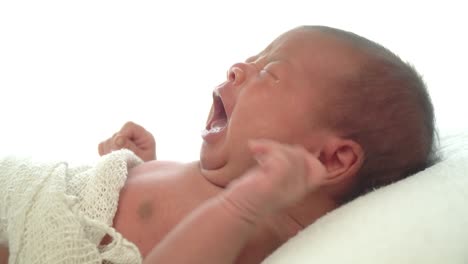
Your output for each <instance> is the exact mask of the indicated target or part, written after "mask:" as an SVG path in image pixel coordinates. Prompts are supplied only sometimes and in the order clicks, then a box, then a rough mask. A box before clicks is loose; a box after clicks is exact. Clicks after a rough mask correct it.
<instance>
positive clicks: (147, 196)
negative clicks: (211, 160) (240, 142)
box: [113, 163, 219, 256]
mask: <svg viewBox="0 0 468 264" xmlns="http://www.w3.org/2000/svg"><path fill="white" fill-rule="evenodd" d="M218 191H219V190H218V189H217V188H214V187H213V186H211V185H208V184H207V182H206V180H205V179H204V178H203V176H201V175H200V174H199V173H198V170H197V167H196V166H195V164H178V163H160V164H158V163H153V164H151V163H145V164H143V165H141V166H139V167H136V168H135V169H133V170H132V171H130V172H129V177H128V180H127V182H126V185H125V187H124V188H123V190H122V191H121V193H120V197H119V205H118V210H117V213H116V215H115V217H114V223H113V225H114V227H115V229H116V230H117V231H118V232H120V233H121V234H122V235H123V236H124V237H125V238H126V239H128V240H129V241H131V242H133V243H135V244H136V245H137V247H138V248H139V249H140V252H141V253H142V255H143V256H145V255H146V254H147V253H148V252H149V251H150V250H151V249H152V248H153V247H154V246H155V245H156V244H158V243H159V242H160V241H161V240H162V239H163V238H164V236H165V235H167V233H168V232H170V231H171V230H172V229H173V228H174V227H175V226H176V225H177V224H178V223H179V222H180V221H181V220H182V219H183V218H184V217H186V216H187V215H188V214H190V212H192V211H193V210H194V209H195V208H197V207H198V206H199V205H200V204H201V203H203V202H204V201H206V200H207V199H209V198H210V197H212V196H213V195H215V194H216V193H217V192H218Z"/></svg>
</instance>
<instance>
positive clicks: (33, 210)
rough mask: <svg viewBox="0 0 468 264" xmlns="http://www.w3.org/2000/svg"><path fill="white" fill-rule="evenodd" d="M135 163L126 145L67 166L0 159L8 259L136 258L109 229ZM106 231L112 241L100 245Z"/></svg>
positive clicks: (0, 212)
mask: <svg viewBox="0 0 468 264" xmlns="http://www.w3.org/2000/svg"><path fill="white" fill-rule="evenodd" d="M140 163H142V161H141V160H140V159H139V158H138V157H136V156H135V155H134V154H133V153H132V152H130V151H128V150H121V151H116V152H112V153H110V154H108V155H106V156H103V157H102V158H101V159H100V160H99V161H98V162H97V163H96V165H95V166H79V167H73V168H71V167H69V166H68V164H67V163H64V162H52V163H40V164H39V163H35V162H33V161H32V160H30V159H22V158H17V157H7V158H4V159H0V242H2V241H3V243H5V242H7V243H8V247H9V251H10V257H9V263H28V264H30V263H31V264H33V263H49V264H53V263H116V264H117V263H122V264H123V263H141V261H142V259H141V255H140V252H139V250H138V248H137V247H136V246H135V245H134V244H132V243H130V242H129V241H127V240H126V239H125V238H123V237H122V236H121V235H120V234H119V233H118V232H117V231H116V230H115V229H114V228H112V220H113V218H114V215H115V213H116V211H117V205H118V200H119V193H120V190H121V189H122V187H123V186H124V184H125V180H126V178H127V174H128V169H130V168H132V167H135V166H136V165H138V164H140ZM106 234H108V235H109V236H110V237H112V242H111V243H109V244H108V245H105V246H101V245H100V242H101V240H102V238H103V237H104V236H105V235H106Z"/></svg>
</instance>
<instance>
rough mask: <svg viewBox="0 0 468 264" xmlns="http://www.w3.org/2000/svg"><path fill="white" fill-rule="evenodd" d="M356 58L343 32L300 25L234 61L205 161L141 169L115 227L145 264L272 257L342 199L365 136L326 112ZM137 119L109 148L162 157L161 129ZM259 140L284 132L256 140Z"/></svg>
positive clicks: (209, 130) (209, 128)
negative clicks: (349, 131)
mask: <svg viewBox="0 0 468 264" xmlns="http://www.w3.org/2000/svg"><path fill="white" fill-rule="evenodd" d="M343 56H346V57H343ZM350 61H351V58H350V57H349V54H348V53H347V50H346V49H345V48H344V47H343V46H342V45H340V44H339V43H338V42H337V41H336V40H333V39H330V38H328V37H325V36H323V35H322V34H320V33H319V32H305V31H304V30H302V29H300V28H299V29H295V30H292V31H290V32H287V33H285V34H284V35H282V36H280V37H279V38H278V39H276V40H275V41H274V42H273V43H272V44H271V45H270V46H268V47H267V49H265V50H264V51H263V52H261V53H260V54H258V55H256V56H254V57H251V58H250V59H248V60H246V62H244V63H237V64H234V65H233V66H232V67H231V69H230V70H229V72H228V77H227V80H226V81H225V82H223V83H222V84H220V85H219V86H218V87H216V89H215V94H216V96H215V98H214V103H213V108H212V111H211V113H210V116H209V118H208V121H207V125H206V133H205V135H204V137H203V144H202V148H201V153H200V161H197V162H193V163H189V164H179V163H172V162H160V161H152V162H147V163H144V164H142V165H141V166H138V167H136V168H134V169H133V170H131V171H130V172H129V177H128V180H127V183H126V186H125V187H124V189H123V190H122V191H121V195H120V198H119V207H118V211H117V214H116V216H115V218H114V227H115V228H116V229H117V231H119V232H120V233H121V234H122V235H123V236H124V237H125V238H127V239H128V240H130V241H131V242H133V243H135V244H136V246H137V247H138V248H139V249H140V251H141V253H142V255H143V256H144V257H145V263H247V264H250V263H259V262H261V260H263V259H264V258H265V257H266V256H267V255H269V254H270V253H271V252H273V251H274V250H275V249H276V248H277V247H278V246H280V245H281V244H283V243H284V242H285V241H287V240H288V239H289V238H290V237H292V236H294V235H295V234H296V233H297V232H298V231H299V230H301V229H302V228H304V227H306V226H308V225H309V224H311V223H313V222H314V221H315V220H316V219H317V218H319V217H320V216H322V215H324V214H325V213H326V212H329V211H331V210H333V209H334V208H336V206H337V204H336V202H335V201H336V199H335V197H336V196H337V195H339V194H340V193H342V192H344V191H346V190H347V189H348V188H350V186H351V184H352V182H353V176H354V175H355V174H356V172H357V171H358V170H359V168H360V166H361V165H362V161H363V152H362V149H361V148H360V146H359V145H358V144H356V143H355V142H353V141H350V140H347V139H343V138H341V137H340V134H339V133H338V132H337V131H331V130H329V129H327V128H326V127H324V126H323V125H322V124H321V123H320V116H321V115H323V114H326V111H327V108H326V107H325V106H326V103H324V100H323V98H324V97H323V94H324V93H329V92H332V91H330V89H329V87H328V86H327V84H328V81H329V80H330V79H333V78H334V77H336V76H334V74H333V73H334V72H337V71H336V69H337V68H343V69H344V71H348V70H349V71H352V70H353V69H352V67H351V68H350V65H348V64H349V62H350ZM341 62H345V64H343V65H342V63H341ZM346 63H347V64H346ZM220 102H221V103H222V104H223V106H222V107H220V106H219V105H220ZM131 127H132V126H131V125H130V128H128V127H126V128H125V126H124V128H123V129H122V130H125V131H126V132H125V131H124V132H125V133H120V134H119V133H118V134H117V135H119V136H122V137H120V139H125V140H126V141H125V140H124V144H117V143H118V142H117V139H118V138H119V137H118V136H117V137H112V138H110V139H108V140H106V141H105V142H103V143H101V144H100V146H99V152H100V154H101V155H102V154H106V153H107V152H108V151H111V150H114V149H119V148H121V147H126V148H129V149H132V150H133V151H134V152H135V153H137V154H139V155H142V153H143V152H141V150H143V151H144V153H148V155H149V156H145V157H142V158H143V159H144V160H148V159H152V158H156V154H155V148H153V149H152V148H151V147H149V148H148V146H151V145H152V144H153V145H154V138H152V137H148V133H147V131H145V130H141V129H140V128H138V129H136V128H135V130H137V131H138V132H135V131H134V132H132V128H131ZM213 128H215V129H213ZM217 128H219V129H217ZM129 135H130V136H129ZM132 135H133V136H132ZM135 135H136V136H135ZM145 137H146V138H147V139H148V138H152V140H153V141H151V140H149V141H148V142H149V144H148V145H147V144H146V143H145V140H143V138H145ZM253 139H270V140H272V141H268V142H266V143H265V142H263V144H259V145H257V146H256V147H255V146H254V147H252V146H250V147H249V142H251V141H252V140H253ZM120 143H121V142H120ZM113 144H117V146H113ZM139 146H141V148H140V147H139ZM298 146H300V147H298ZM139 151H140V152H139ZM153 151H154V152H153ZM153 153H154V154H153ZM148 157H149V158H148ZM285 186H287V187H288V188H286V189H285ZM181 252H183V253H184V254H181Z"/></svg>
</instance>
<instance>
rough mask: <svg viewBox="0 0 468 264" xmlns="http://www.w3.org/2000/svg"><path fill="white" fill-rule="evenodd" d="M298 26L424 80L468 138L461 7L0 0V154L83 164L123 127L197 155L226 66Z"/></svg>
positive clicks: (449, 124) (448, 126)
mask: <svg viewBox="0 0 468 264" xmlns="http://www.w3.org/2000/svg"><path fill="white" fill-rule="evenodd" d="M302 24H312V25H313V24H320V25H328V26H333V27H338V28H342V29H345V30H349V31H353V32H355V33H358V34H360V35H363V36H365V37H367V38H370V39H372V40H375V41H377V42H379V43H381V44H383V45H384V46H386V47H388V48H390V49H391V50H393V51H394V52H396V53H397V54H399V55H400V56H401V57H402V58H403V59H404V60H407V61H409V62H411V63H412V64H413V65H415V66H416V68H417V69H418V70H419V71H420V72H421V73H422V74H423V76H424V79H425V81H426V82H427V84H428V86H429V88H430V93H431V94H432V98H433V101H434V105H435V107H436V114H437V122H438V125H439V130H440V132H441V134H444V133H446V132H447V131H452V130H457V129H462V130H463V129H465V130H468V129H466V128H467V127H468V125H467V120H466V116H467V114H468V110H467V107H466V95H467V89H468V85H467V81H466V75H467V74H466V72H467V67H466V65H467V62H468V52H467V47H468V41H467V39H466V37H465V36H466V32H467V30H466V26H467V25H468V19H467V18H466V8H465V7H464V6H463V4H462V1H459V2H455V1H433V2H431V1H419V2H418V1H400V2H398V1H380V2H379V1H342V2H339V1H303V2H302V1H291V0H290V1H277V2H275V1H272V0H270V1H254V0H250V1H247V0H243V1H241V0H237V1H189V0H187V1H157V0H153V1H118V0H117V1H101V0H81V1H70V0H58V1H50V0H37V1H21V0H15V1H7V0H4V1H1V2H0V115H1V119H0V124H1V125H0V155H5V154H21V155H28V156H33V157H35V158H44V159H49V158H54V159H55V158H59V159H63V160H69V161H80V162H81V161H91V160H95V159H96V158H97V157H98V155H97V144H98V143H99V142H100V141H101V140H103V139H105V138H107V137H109V136H111V135H112V134H113V133H114V132H116V131H117V130H118V129H119V128H120V126H121V125H123V123H124V122H125V121H128V120H133V121H135V122H137V123H140V124H142V125H144V126H145V127H146V128H147V129H148V130H150V131H152V132H153V133H154V135H155V136H156V140H157V145H158V157H159V159H165V160H179V161H189V160H195V159H197V158H198V151H199V146H200V143H201V140H200V131H201V130H202V128H203V127H204V124H205V120H206V117H207V113H208V110H209V108H210V105H211V91H212V89H213V87H214V86H215V85H217V84H218V83H220V82H222V81H223V80H224V78H225V73H226V70H227V69H228V67H229V66H230V65H231V64H233V63H235V62H238V61H243V60H244V59H245V58H247V57H249V56H251V55H254V54H256V53H257V52H259V51H260V50H261V49H263V48H264V47H265V46H266V45H267V44H268V43H269V42H271V41H272V40H273V39H274V38H275V37H276V36H278V35H279V34H281V33H283V32H284V31H286V30H289V29H291V28H294V27H296V26H299V25H302Z"/></svg>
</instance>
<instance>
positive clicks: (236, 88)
mask: <svg viewBox="0 0 468 264" xmlns="http://www.w3.org/2000/svg"><path fill="white" fill-rule="evenodd" d="M329 42H330V40H327V39H325V40H324V39H323V38H322V36H321V34H320V33H315V34H314V33H310V32H307V33H305V32H303V31H301V30H293V31H290V32H287V33H285V34H284V35H282V36H280V37H279V38H278V39H276V40H275V41H274V42H273V43H272V44H270V45H269V46H268V47H267V48H266V49H265V50H264V51H263V52H261V53H260V54H258V55H256V56H253V57H251V58H249V59H247V60H246V61H245V62H243V63H237V64H234V65H233V66H232V67H231V68H230V69H229V71H228V76H227V79H226V81H225V82H223V83H222V84H220V85H219V86H217V87H216V88H215V90H214V95H213V98H214V100H213V105H212V108H211V111H210V115H209V117H208V121H207V124H206V130H205V131H204V133H203V145H202V148H201V153H200V164H201V169H202V172H203V174H204V175H205V177H206V178H207V179H208V180H209V181H211V182H212V183H214V184H216V185H220V186H226V185H227V184H228V183H229V182H230V181H231V180H232V179H234V178H237V177H239V176H241V175H242V174H243V173H244V172H245V171H246V170H247V169H248V168H249V167H251V166H252V165H253V164H254V160H253V158H252V155H251V154H250V153H249V151H248V148H247V142H248V141H249V140H250V139H256V138H268V139H273V140H277V141H279V142H282V143H288V144H300V145H303V146H305V147H306V148H307V149H309V150H311V151H313V150H315V148H317V147H318V146H320V144H321V142H322V140H323V139H324V138H325V136H327V135H328V134H329V133H331V132H330V131H328V130H327V129H326V128H325V127H322V126H321V124H320V115H323V114H326V110H325V109H326V108H325V106H326V103H325V101H324V96H323V94H324V93H326V92H327V89H326V88H327V85H328V83H329V78H331V77H330V73H329V71H330V65H329V64H330V63H328V62H327V60H330V59H333V58H330V56H338V55H336V54H335V53H336V52H335V51H333V52H332V49H335V47H332V46H333V45H330V43H329Z"/></svg>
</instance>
